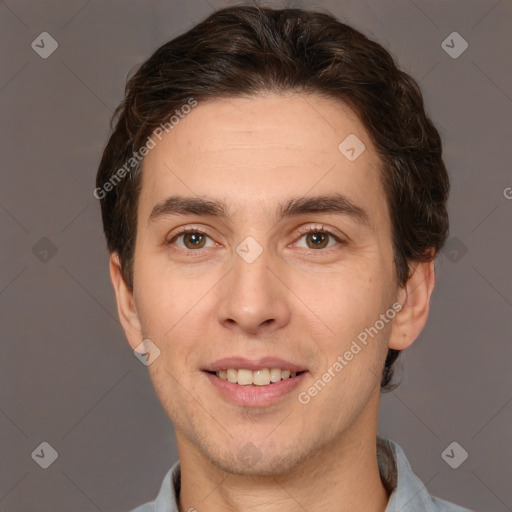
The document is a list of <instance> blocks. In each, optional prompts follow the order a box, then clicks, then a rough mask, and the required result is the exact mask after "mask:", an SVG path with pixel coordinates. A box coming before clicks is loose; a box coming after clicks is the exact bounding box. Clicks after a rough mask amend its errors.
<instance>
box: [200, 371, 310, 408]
mask: <svg viewBox="0 0 512 512" xmlns="http://www.w3.org/2000/svg"><path fill="white" fill-rule="evenodd" d="M204 374H205V375H206V377H207V378H208V379H209V381H210V382H211V383H212V384H213V386H214V387H215V388H216V389H217V391H218V392H219V393H220V394H221V395H222V396H223V398H225V399H227V400H229V401H230V402H233V403H235V404H237V405H242V406H244V407H266V406H269V405H273V404H275V403H276V402H278V401H279V400H280V399H281V398H282V397H284V396H285V395H287V394H289V393H291V392H292V391H293V390H294V389H295V388H296V387H297V386H299V385H300V383H301V382H302V380H303V378H304V376H305V375H306V372H303V373H300V374H298V375H297V376H295V377H292V378H289V379H285V380H280V381H279V382H274V383H272V384H268V385H267V386H240V385H239V384H233V383H232V382H229V381H227V380H223V379H221V378H220V377H217V376H216V375H215V374H213V373H208V372H204Z"/></svg>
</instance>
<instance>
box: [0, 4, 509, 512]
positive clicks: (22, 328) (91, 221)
mask: <svg viewBox="0 0 512 512" xmlns="http://www.w3.org/2000/svg"><path fill="white" fill-rule="evenodd" d="M229 3H230V2H220V1H214V0H208V1H205V0H190V1H187V2H177V1H169V0H167V1H142V0H124V1H120V0H108V1H100V0H89V1H87V0H73V1H60V2H59V1H55V0H54V1H50V0H38V1H35V0H34V1H23V0H9V1H7V2H5V1H4V2H2V3H0V48H1V50H0V52H1V75H0V109H1V119H0V126H1V128H0V130H1V140H2V153H1V160H2V172H1V175H0V176H1V178H0V179H1V186H0V233H1V237H2V238H1V239H2V251H1V253H0V326H1V341H2V357H1V362H0V365H1V374H0V407H1V411H0V439H1V441H0V443H1V450H0V455H1V468H0V509H1V510H3V511H12V512H14V511H20V512H29V511H38V512H39V511H52V512H59V511H66V512H68V511H69V510H79V511H83V512H88V511H96V510H101V511H123V510H127V509H130V508H131V507H133V506H135V505H137V504H139V503H141V502H144V501H147V500H149V499H151V498H152V497H154V495H155V494H156V493H157V491H158V489H159V487H160V483H161V480H162V477H163V475H164V473H165V472H166V471H167V469H168V468H169V467H170V466H171V464H172V463H173V462H174V461H175V460H176V458H177V452H176V448H175V444H174V436H173V430H172V425H171V423H170V421H169V420H168V419H167V417H166V415H165V414H164V412H163V411H162V410H161V408H160V405H159V403H158V401H157V399H156V396H155V394H154V392H153V389H152V386H151V383H150V381H149V378H148V376H147V370H146V368H145V367H144V366H143V365H142V364H141V363H140V362H139V361H138V360H137V359H136V358H135V357H134V356H133V353H132V352H131V351H130V349H129V346H128V344H127V343H126V342H125V340H124V335H123V333H122V330H121V328H120V325H119V323H118V321H117V318H116V309H115V303H114V296H113V292H112V290H111V286H110V282H109V278H108V272H107V253H106V250H105V244H104V239H103V234H102V231H101V222H100V214H99V204H98V202H97V200H96V199H94V198H93V196H92V190H93V188H94V176H95V172H96V168H97V165H98V163H99V159H100V156H101V151H102V149H103V146H104V144H105V143H106V140H107V137H108V133H109V129H108V122H109V119H110V117H111V114H112V111H113V109H114V108H115V106H117V104H118V103H119V101H120V100H121V98H122V93H123V88H124V84H125V80H126V75H127V73H128V72H129V71H130V70H132V69H133V68H134V67H135V66H136V65H139V64H140V63H141V62H142V61H143V60H144V59H146V58H147V57H149V55H150V54H151V53H152V52H153V51H154V50H155V49H156V48H157V47H159V46H160V45H161V44H163V43H164V42H166V41H168V40H169V39H171V38H173V37H175V36H176V35H178V34H179V33H181V32H183V31H185V30H186V29H188V28H190V27H191V26H192V25H193V24H195V23H196V22H198V21H200V20H201V19H202V18H203V17H205V16H206V15H208V14H209V13H211V12H212V11H213V10H214V8H217V7H221V6H225V5H227V4H229ZM289 4H290V5H295V6H302V7H312V8H314V7H317V8H320V9H323V10H325V9H328V10H329V11H331V12H332V13H333V14H335V15H337V16H338V17H339V18H341V19H342V20H345V21H347V22H349V23H351V24H353V25H354V26H355V27H357V28H359V29H362V30H363V31H365V32H366V33H367V34H368V35H369V36H370V37H372V38H375V39H377V40H378V41H379V42H381V43H382V44H384V45H385V46H386V47H388V48H389V49H390V50H391V52H392V53H393V54H394V55H395V56H396V57H397V59H398V60H399V62H400V64H401V65H402V67H403V68H404V69H405V70H406V71H408V72H409V73H411V74H412V75H413V76H414V77H415V78H416V79H417V80H419V81H420V83H421V86H422V89H423V91H424V94H425V99H426V102H427V105H428V110H429V111H430V113H431V115H432V117H433V119H434V120H435V122H436V125H437V126H438V128H439V130H440V132H441V134H442V137H443V140H444V144H445V160H446V163H447V166H448V168H449V172H450V175H451V180H452V194H451V198H450V214H451V233H450V237H451V238H450V241H449V245H448V248H447V249H446V250H445V251H444V252H443V253H442V254H441V255H440V257H439V259H438V261H437V271H438V285H437V289H436V291H435V294H434V298H433V303H432V311H431V317H430V321H429V324H428V326H427V328H426V329H425V331H424V332H423V334H422V335H421V337H420V338H419V339H418V341H417V342H416V343H415V344H414V345H413V346H412V348H411V349H410V350H409V351H408V352H407V353H406V354H404V355H403V356H402V357H403V365H402V366H403V376H402V384H401V386H400V387H399V388H398V389H397V390H396V391H394V392H393V393H390V394H388V395H385V396H384V397H383V400H382V407H381V415H380V425H379V429H380V433H381V434H382V435H385V436H388V437H390V438H392V439H394V440H396V441H397V442H399V444H401V446H402V447H403V448H404V450H405V452H406V454H407V456H408V457H409V460H410V462H411V464H412V466H413V468H414V470H415V472H416V473H417V474H418V475H419V477H420V478H421V479H422V480H423V481H424V482H425V483H426V484H427V487H428V488H429V490H430V491H431V492H432V493H434V494H435V495H439V496H441V497H443V498H445V499H448V500H451V501H454V502H457V503H459V504H461V505H464V506H467V507H470V508H473V509H475V510H479V511H486V512H503V511H506V510H512V490H511V489H512V486H511V482H512V471H511V462H510V461H511V460H512V443H511V438H510V431H511V419H512V404H511V401H512V386H511V381H512V376H511V372H510V363H511V361H512V358H511V355H512V354H511V346H512V345H511V343H510V338H511V336H510V335H511V325H512V322H511V317H512V273H511V272H510V262H511V260H510V253H511V245H512V244H511V235H512V226H511V222H510V219H511V218H512V215H511V214H512V200H508V199H507V198H506V197H505V195H506V194H507V192H506V191H507V190H510V189H507V187H511V186H512V175H511V170H510V162H511V140H512V133H511V131H512V130H511V121H510V119H511V111H512V74H511V72H510V52H511V39H512V36H511V31H510V27H511V26H512V5H511V2H510V0H501V1H497V0H488V1H420V0H416V1H412V0H411V1H406V0H396V1H386V2H384V1H371V2H362V1H355V0H354V1H340V0H338V1H318V2H316V3H314V2H289ZM271 5H275V6H278V5H282V4H278V3H275V2H274V3H272V4H271ZM44 31H46V32H49V33H50V34H51V35H52V37H53V38H55V40H57V42H58V44H59V47H58V49H57V50H56V51H55V53H53V54H52V55H51V56H50V57H48V58H47V59H43V58H41V57H40V56H39V55H38V54H37V53H36V52H35V51H34V50H33V49H32V47H31V43H32V41H34V40H35V39H36V38H37V37H38V36H39V34H40V33H42V32H44ZM454 31H456V32H458V33H459V34H460V35H461V36H462V37H463V38H464V39H465V40H466V41H467V42H468V43H469V47H468V49H467V50H466V51H465V52H464V53H463V54H462V55H461V56H460V57H458V58H457V59H454V58H452V57H450V56H449V55H448V54H447V53H446V52H445V51H444V49H443V48H442V46H441V43H442V41H443V40H445V39H446V37H447V36H448V35H449V34H450V33H452V32H454ZM457 44H458V43H457ZM504 191H505V193H504ZM510 196H512V193H511V194H509V197H510ZM43 237H47V238H48V239H49V240H51V244H50V243H49V242H48V240H46V239H43V240H42V241H41V239H42V238H43ZM52 244H53V245H54V246H55V248H56V249H57V252H56V253H55V254H52V248H53V246H52ZM45 251H46V252H45ZM43 441H46V442H48V443H49V444H50V445H51V446H52V447H54V448H55V450H57V452H58V454H59V456H58V458H57V460H56V461H55V462H54V463H53V464H52V465H51V466H50V467H49V468H48V469H42V468H40V467H39V465H38V464H36V462H35V461H34V460H33V459H32V457H31V454H32V452H33V451H34V450H35V449H36V448H37V447H38V446H39V444H40V443H41V442H43ZM453 441H456V442H458V443H459V444H460V445H461V446H462V447H463V448H464V449H465V450H466V451H467V452H468V453H469V457H468V459H467V460H466V461H465V462H464V463H463V464H462V465H460V467H458V469H452V468H451V467H449V466H448V464H447V463H446V462H445V461H444V460H443V458H442V457H441V453H442V452H443V450H445V448H446V447H447V446H448V445H449V444H450V443H452V442H453ZM457 450H459V451H458V452H457ZM457 450H456V452H454V453H455V457H460V449H457Z"/></svg>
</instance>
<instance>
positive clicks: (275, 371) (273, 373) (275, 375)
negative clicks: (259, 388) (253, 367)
mask: <svg viewBox="0 0 512 512" xmlns="http://www.w3.org/2000/svg"><path fill="white" fill-rule="evenodd" d="M281 375H282V371H281V368H272V369H271V370H270V382H279V381H280V380H281Z"/></svg>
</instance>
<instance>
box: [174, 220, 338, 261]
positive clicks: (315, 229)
mask: <svg viewBox="0 0 512 512" xmlns="http://www.w3.org/2000/svg"><path fill="white" fill-rule="evenodd" d="M187 233H196V234H198V235H204V236H207V237H208V238H210V239H212V238H211V237H210V236H209V235H208V233H206V232H205V231H203V230H202V229H198V228H194V227H189V228H185V229H183V230H181V231H179V232H178V233H175V234H174V235H172V238H171V239H170V240H169V241H168V242H166V245H173V242H174V241H175V240H176V239H177V238H179V237H180V236H182V235H186V234H187ZM309 233H322V234H325V235H328V236H330V237H331V238H333V239H334V240H335V241H336V242H338V244H342V245H343V244H346V241H345V240H343V239H342V238H340V237H339V236H338V235H336V234H334V233H333V232H332V231H330V230H328V229H325V227H324V226H323V225H322V226H321V227H318V226H309V227H308V228H306V229H304V228H303V229H299V230H297V232H296V233H295V234H296V235H298V239H297V241H298V240H300V239H301V238H302V237H303V236H305V235H307V234H309ZM178 250H180V251H182V252H184V253H185V254H186V255H187V256H201V255H202V253H203V251H205V250H206V249H183V248H181V247H180V248H178ZM303 250H305V251H310V252H311V251H313V252H322V253H324V254H325V253H330V252H332V250H336V248H335V247H328V248H326V249H303Z"/></svg>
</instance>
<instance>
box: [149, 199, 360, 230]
mask: <svg viewBox="0 0 512 512" xmlns="http://www.w3.org/2000/svg"><path fill="white" fill-rule="evenodd" d="M315 213H330V214H337V215H343V216H347V217H351V218H353V219H354V220H356V221H358V222H359V223H361V224H365V225H367V226H369V225H370V218H369V215H368V213H367V212H366V211H365V210H364V209H363V208H362V207H360V206H357V205H356V204H354V203H353V202H352V201H351V200H350V199H348V198H347V197H346V196H344V195H343V194H329V195H320V196H304V197H296V198H291V199H288V200H287V201H286V202H281V203H279V205H278V207H277V210H276V216H275V220H276V221H280V220H282V219H284V218H288V217H297V216H299V215H303V214H315ZM172 215H203V216H208V217H218V218H220V219H222V220H227V219H228V218H229V216H230V215H229V208H228V206H227V205H226V203H224V202H223V201H219V200H216V199H213V200H212V199H202V198H200V197H184V196H170V197H168V198H167V199H165V200H163V201H161V202H159V203H157V204H156V205H155V206H154V208H153V209H152V211H151V213H150V215H149V218H148V225H149V224H152V223H153V222H156V221H157V220H159V219H161V218H165V217H169V216H172Z"/></svg>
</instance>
